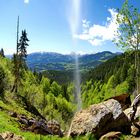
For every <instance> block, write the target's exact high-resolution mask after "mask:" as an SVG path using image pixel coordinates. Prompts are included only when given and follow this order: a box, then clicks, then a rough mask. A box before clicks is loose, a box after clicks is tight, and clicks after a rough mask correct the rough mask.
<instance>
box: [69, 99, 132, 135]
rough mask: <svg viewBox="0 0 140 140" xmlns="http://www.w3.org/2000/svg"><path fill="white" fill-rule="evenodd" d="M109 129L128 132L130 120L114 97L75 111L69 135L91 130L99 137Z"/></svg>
mask: <svg viewBox="0 0 140 140" xmlns="http://www.w3.org/2000/svg"><path fill="white" fill-rule="evenodd" d="M110 131H121V132H130V122H129V120H128V118H127V117H126V115H125V114H124V113H123V111H122V108H121V104H120V103H119V102H118V101H116V100H114V99H110V100H108V101H105V102H102V103H99V104H94V105H91V106H90V107H89V108H88V109H85V110H82V111H80V112H78V113H76V114H75V116H74V119H73V121H72V127H71V132H70V135H71V136H75V135H82V134H85V133H87V132H92V133H93V134H94V135H95V136H96V137H100V136H101V135H103V134H105V133H107V132H110Z"/></svg>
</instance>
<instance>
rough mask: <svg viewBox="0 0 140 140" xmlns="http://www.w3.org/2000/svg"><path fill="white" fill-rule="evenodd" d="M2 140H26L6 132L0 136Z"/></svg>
mask: <svg viewBox="0 0 140 140" xmlns="http://www.w3.org/2000/svg"><path fill="white" fill-rule="evenodd" d="M0 140H24V139H23V138H22V137H21V136H17V135H15V134H14V133H12V132H4V133H1V134H0Z"/></svg>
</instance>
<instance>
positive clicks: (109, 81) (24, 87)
mask: <svg viewBox="0 0 140 140" xmlns="http://www.w3.org/2000/svg"><path fill="white" fill-rule="evenodd" d="M133 60H134V53H133V52H131V53H124V54H121V55H118V56H115V57H113V58H111V59H109V60H107V61H106V62H104V63H102V64H100V65H99V66H97V67H96V68H94V69H91V70H90V71H89V72H87V73H85V76H86V77H85V79H84V80H83V83H82V84H81V95H82V104H83V108H87V107H89V106H90V105H92V104H95V103H100V102H102V101H104V100H107V99H109V98H111V97H112V96H116V95H121V94H124V93H128V95H131V98H133V92H134V91H135V69H134V64H133ZM13 69H14V63H13V61H11V60H10V59H7V58H2V57H0V85H1V86H0V92H1V98H0V109H1V112H0V117H1V119H0V126H1V129H0V132H5V131H10V132H14V133H15V134H17V135H21V136H23V137H24V138H26V139H27V140H28V139H30V137H31V138H32V139H37V140H40V139H43V140H45V139H67V138H66V137H63V138H60V137H59V136H61V135H60V134H61V133H56V134H57V136H52V132H51V131H50V130H47V133H46V130H45V132H44V131H43V130H44V129H43V130H42V131H38V130H35V129H34V127H33V126H32V125H31V124H30V123H27V124H26V122H29V121H35V122H36V123H39V124H40V121H41V124H42V123H43V124H42V126H43V128H45V129H46V127H48V124H49V123H50V121H51V120H55V123H56V124H57V126H61V129H63V130H64V132H63V133H64V134H65V133H66V134H67V132H68V130H69V126H70V123H71V119H72V117H73V115H74V112H75V111H76V104H75V94H74V93H75V92H74V91H75V88H74V84H73V83H72V82H69V83H65V84H64V83H63V84H62V85H60V84H58V83H57V82H56V81H54V80H51V79H49V78H48V77H47V75H48V74H46V76H45V77H44V76H43V75H41V74H39V73H35V72H34V73H33V72H32V71H30V70H28V69H21V70H22V75H21V79H20V81H21V84H20V85H19V87H18V91H17V92H16V91H12V89H13V86H14V84H15V78H16V77H15V75H14V73H13ZM54 73H55V71H54ZM58 75H59V73H58ZM62 75H63V73H62V74H61V76H62ZM61 76H60V77H61ZM63 76H64V77H63V78H66V77H65V75H63ZM56 79H57V77H56ZM59 80H60V79H59ZM67 80H69V79H67ZM13 116H14V117H13ZM15 116H16V117H15ZM42 118H43V120H44V121H45V123H44V121H43V122H42ZM20 122H22V123H20ZM48 122H49V123H48ZM33 124H34V123H33ZM46 124H47V125H46ZM44 125H45V126H44ZM42 126H39V127H40V129H42ZM57 128H58V127H57ZM22 130H24V131H22ZM25 130H26V131H25ZM57 130H58V129H57ZM57 132H61V131H60V130H59V131H57ZM35 133H37V134H38V135H36V134H35ZM44 133H45V135H47V136H43V135H42V134H44ZM48 133H50V134H51V136H49V135H48ZM40 134H41V135H40ZM53 135H54V134H53ZM58 135H59V136H58ZM78 138H79V139H90V138H93V135H91V134H87V135H85V136H81V137H76V139H78ZM70 139H74V138H70Z"/></svg>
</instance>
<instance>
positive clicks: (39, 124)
mask: <svg viewBox="0 0 140 140" xmlns="http://www.w3.org/2000/svg"><path fill="white" fill-rule="evenodd" d="M17 119H18V122H19V123H20V124H22V130H24V131H31V132H34V133H36V134H41V135H48V134H50V135H58V136H60V137H61V136H63V133H62V131H61V128H60V124H59V123H58V122H57V121H55V120H51V121H48V122H47V121H46V120H45V119H39V120H36V119H34V118H30V119H28V118H27V117H26V116H25V115H17Z"/></svg>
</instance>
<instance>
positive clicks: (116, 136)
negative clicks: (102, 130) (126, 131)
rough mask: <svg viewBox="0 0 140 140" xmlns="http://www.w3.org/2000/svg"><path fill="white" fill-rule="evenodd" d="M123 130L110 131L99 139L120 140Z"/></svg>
mask: <svg viewBox="0 0 140 140" xmlns="http://www.w3.org/2000/svg"><path fill="white" fill-rule="evenodd" d="M121 134H122V133H121V132H109V133H107V134H105V135H103V136H102V137H101V138H100V139H99V140H120V136H121Z"/></svg>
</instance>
